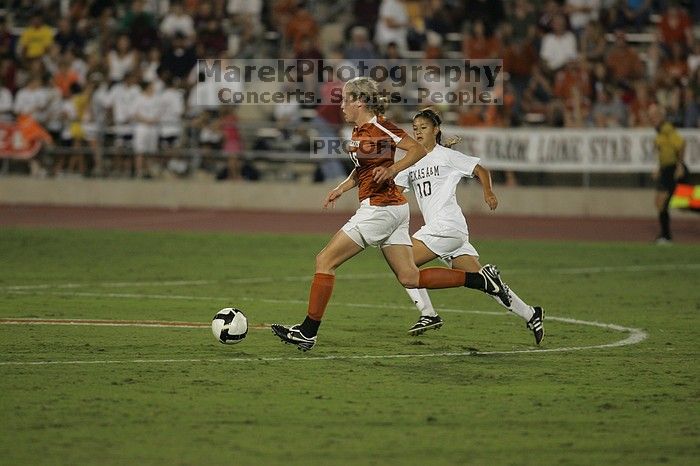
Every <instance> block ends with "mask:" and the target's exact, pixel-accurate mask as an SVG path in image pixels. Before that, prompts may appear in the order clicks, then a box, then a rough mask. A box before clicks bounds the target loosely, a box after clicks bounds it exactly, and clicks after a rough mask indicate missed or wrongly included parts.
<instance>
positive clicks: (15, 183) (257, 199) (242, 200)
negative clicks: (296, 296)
mask: <svg viewBox="0 0 700 466" xmlns="http://www.w3.org/2000/svg"><path fill="white" fill-rule="evenodd" d="M332 187H333V186H331V185H324V184H298V183H287V182H279V183H272V182H258V183H249V182H213V181H210V180H203V181H199V180H163V181H161V180H144V181H138V180H109V179H107V180H93V179H81V178H57V179H36V178H28V177H15V176H4V177H0V203H2V204H49V205H70V206H76V205H85V206H102V207H106V206H112V207H114V206H131V207H164V208H217V209H247V210H286V211H300V212H304V211H306V212H308V211H319V210H320V209H321V203H322V201H323V199H324V197H325V195H326V193H327V192H328V191H329V189H331V188H332ZM496 194H497V195H498V197H499V201H500V204H499V207H498V210H497V213H502V214H510V215H542V216H567V217H588V216H603V217H606V216H607V217H610V216H612V217H621V216H623V217H648V218H650V217H655V216H656V214H655V211H654V207H653V196H654V193H653V190H651V189H607V188H606V189H603V188H588V189H585V188H560V187H558V188H554V187H548V188H536V187H513V188H510V187H505V186H496ZM457 198H458V201H459V202H460V205H461V206H462V208H463V209H464V211H465V212H473V213H479V212H486V211H487V210H488V208H487V207H486V205H485V203H484V202H483V196H482V193H481V188H480V187H479V186H478V185H475V184H469V185H460V186H459V187H458V190H457ZM409 199H410V200H411V204H412V206H413V208H414V209H416V206H415V201H414V200H413V196H412V195H409ZM356 208H357V192H356V191H355V190H353V191H351V192H349V193H347V194H346V195H344V196H343V197H342V198H341V199H340V200H339V201H338V203H337V205H336V210H339V211H354V210H355V209H356Z"/></svg>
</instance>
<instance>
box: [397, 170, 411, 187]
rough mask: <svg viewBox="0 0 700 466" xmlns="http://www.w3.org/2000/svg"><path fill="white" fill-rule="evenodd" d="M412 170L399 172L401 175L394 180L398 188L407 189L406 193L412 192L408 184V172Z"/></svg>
mask: <svg viewBox="0 0 700 466" xmlns="http://www.w3.org/2000/svg"><path fill="white" fill-rule="evenodd" d="M410 168H411V167H408V168H407V169H405V170H403V171H401V172H399V174H398V175H396V178H394V183H395V184H396V186H401V187H403V188H406V189H405V191H410V190H411V186H410V183H409V182H408V172H409V169H410Z"/></svg>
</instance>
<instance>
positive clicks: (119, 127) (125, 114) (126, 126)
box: [107, 73, 141, 175]
mask: <svg viewBox="0 0 700 466" xmlns="http://www.w3.org/2000/svg"><path fill="white" fill-rule="evenodd" d="M137 82H138V75H137V74H136V73H130V74H128V75H127V76H126V79H125V80H124V81H122V82H118V83H116V84H114V85H113V86H112V87H111V89H110V90H109V98H108V99H107V104H108V106H109V108H111V109H112V122H113V123H114V126H113V131H112V132H113V133H114V136H115V139H114V146H115V147H116V148H117V149H119V151H118V153H117V154H115V156H114V164H113V166H114V168H115V169H116V170H118V171H119V170H120V171H122V172H126V174H127V175H130V174H131V160H130V159H129V158H128V157H127V156H126V155H125V154H124V153H123V152H122V151H121V149H123V148H124V147H125V146H126V145H127V143H128V142H130V141H131V139H132V137H133V134H134V127H133V125H132V121H131V118H132V115H133V110H134V102H135V100H136V99H138V96H139V95H140V94H141V88H140V87H139V85H138V84H137Z"/></svg>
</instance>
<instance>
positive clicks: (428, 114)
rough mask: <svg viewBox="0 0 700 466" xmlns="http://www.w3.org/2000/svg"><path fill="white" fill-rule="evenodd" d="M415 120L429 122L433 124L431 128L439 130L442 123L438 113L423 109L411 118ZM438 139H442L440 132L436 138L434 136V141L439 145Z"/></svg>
mask: <svg viewBox="0 0 700 466" xmlns="http://www.w3.org/2000/svg"><path fill="white" fill-rule="evenodd" d="M416 118H425V119H426V120H430V121H431V122H432V123H433V126H435V127H436V128H438V129H439V128H440V124H441V123H442V119H441V118H440V115H438V113H437V112H436V111H435V110H433V109H430V108H424V109H423V110H421V111H419V112H418V113H416V114H415V115H414V116H413V120H414V121H415V119H416ZM440 139H442V131H438V133H437V136H435V141H436V142H437V143H438V144H440Z"/></svg>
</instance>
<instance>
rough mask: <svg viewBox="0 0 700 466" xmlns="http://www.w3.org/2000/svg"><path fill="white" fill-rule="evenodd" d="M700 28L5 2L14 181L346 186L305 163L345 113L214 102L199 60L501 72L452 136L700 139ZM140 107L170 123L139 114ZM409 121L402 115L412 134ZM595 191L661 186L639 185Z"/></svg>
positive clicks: (316, 2)
mask: <svg viewBox="0 0 700 466" xmlns="http://www.w3.org/2000/svg"><path fill="white" fill-rule="evenodd" d="M397 19H398V20H397ZM399 20H400V21H399ZM699 20H700V2H693V1H672V0H596V1H580V0H560V1H555V0H547V1H544V0H420V1H419V0H406V1H400V0H382V1H363V0H355V1H348V2H335V1H330V0H307V1H299V0H270V1H263V0H211V1H205V0H133V1H125V0H122V1H114V2H112V1H105V0H76V1H69V0H33V1H27V0H9V1H8V2H5V7H4V8H3V9H1V10H0V134H2V135H3V136H2V138H0V139H1V140H0V154H1V155H0V157H1V158H2V160H1V161H0V173H28V174H30V175H32V176H36V177H53V176H66V175H69V176H85V177H121V178H127V177H134V176H144V177H153V178H163V177H188V176H190V177H191V176H198V177H203V178H211V179H219V180H225V179H229V180H239V179H247V180H251V181H255V180H261V179H275V180H307V181H322V180H327V179H330V178H337V177H341V176H343V174H344V173H345V172H346V171H347V170H348V168H349V167H348V166H346V165H343V164H341V163H340V162H338V161H335V162H334V163H322V162H318V161H313V160H309V156H308V152H309V144H310V142H309V141H310V138H311V137H313V136H316V135H319V133H320V132H324V131H325V133H323V134H331V135H340V134H343V133H342V131H343V128H342V123H341V119H340V118H339V117H338V114H337V110H336V114H335V115H333V114H329V112H328V111H327V110H328V109H319V108H314V107H311V106H309V107H307V106H296V107H294V106H292V107H284V106H283V105H278V106H273V105H270V106H262V105H259V106H258V105H242V106H235V105H231V106H217V105H214V104H212V105H209V106H203V105H201V103H202V100H201V95H204V93H206V92H207V88H206V86H207V83H206V82H202V80H200V79H198V76H197V73H196V67H195V64H196V60H197V59H198V58H211V57H216V58H223V59H227V60H236V59H259V58H277V57H283V58H316V59H317V58H344V59H348V60H356V59H360V58H380V59H385V60H396V59H400V58H413V59H430V58H464V57H472V58H497V59H503V61H504V67H505V70H506V71H507V79H506V82H504V89H505V90H504V94H505V95H504V102H505V105H503V106H499V107H493V106H491V107H489V106H471V107H468V108H466V107H459V106H454V105H452V106H444V107H443V108H440V110H441V111H442V112H443V113H444V116H445V121H446V122H447V123H450V124H452V125H454V126H455V127H459V126H461V127H465V128H498V127H501V128H503V127H506V128H511V127H536V128H538V129H539V128H566V129H579V128H643V127H648V126H649V122H648V119H647V118H646V115H647V114H648V109H649V108H650V106H653V105H660V106H662V107H663V108H664V109H665V111H666V114H667V117H668V119H670V120H671V121H672V122H673V123H674V125H675V126H677V127H679V128H698V127H699V126H700V39H699V37H700V31H699V28H698V26H697V24H698V21H699ZM144 99H145V100H146V101H148V102H155V103H152V104H151V105H156V106H157V108H158V111H155V112H154V111H152V110H153V109H152V108H150V107H149V105H138V104H137V103H138V102H140V101H144ZM196 103H199V104H200V105H196ZM139 109H141V110H140V111H139ZM402 110H403V111H402ZM413 110H415V109H413V108H411V109H408V111H406V110H405V109H397V110H396V113H395V114H392V115H391V116H392V118H394V119H397V120H403V121H404V122H407V121H409V120H408V118H410V114H411V112H412V111H413ZM330 113H333V112H330ZM135 155H143V156H144V157H145V159H146V162H144V163H141V162H139V159H138V157H136V158H135ZM18 160H21V161H18ZM27 160H29V162H30V163H27ZM135 161H136V162H137V163H134V162H135ZM580 179H581V176H580V174H570V175H567V176H562V175H561V174H548V173H519V174H518V176H517V177H516V176H515V175H514V174H513V173H512V172H509V171H507V170H506V171H505V172H504V174H503V175H502V176H500V177H499V178H498V180H499V181H507V182H510V183H520V184H528V183H533V184H534V183H537V184H562V183H563V184H566V183H571V184H577V183H580ZM585 179H586V183H594V184H595V183H596V182H597V183H599V184H604V185H605V184H612V185H615V184H622V185H632V186H640V185H642V186H644V185H647V186H648V185H649V183H650V181H649V180H648V178H646V177H643V176H641V175H639V174H636V175H629V176H627V178H625V177H621V176H616V177H611V176H605V175H599V176H597V177H595V176H594V177H593V179H592V178H591V176H588V175H586V177H585ZM596 180H597V181H596Z"/></svg>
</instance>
